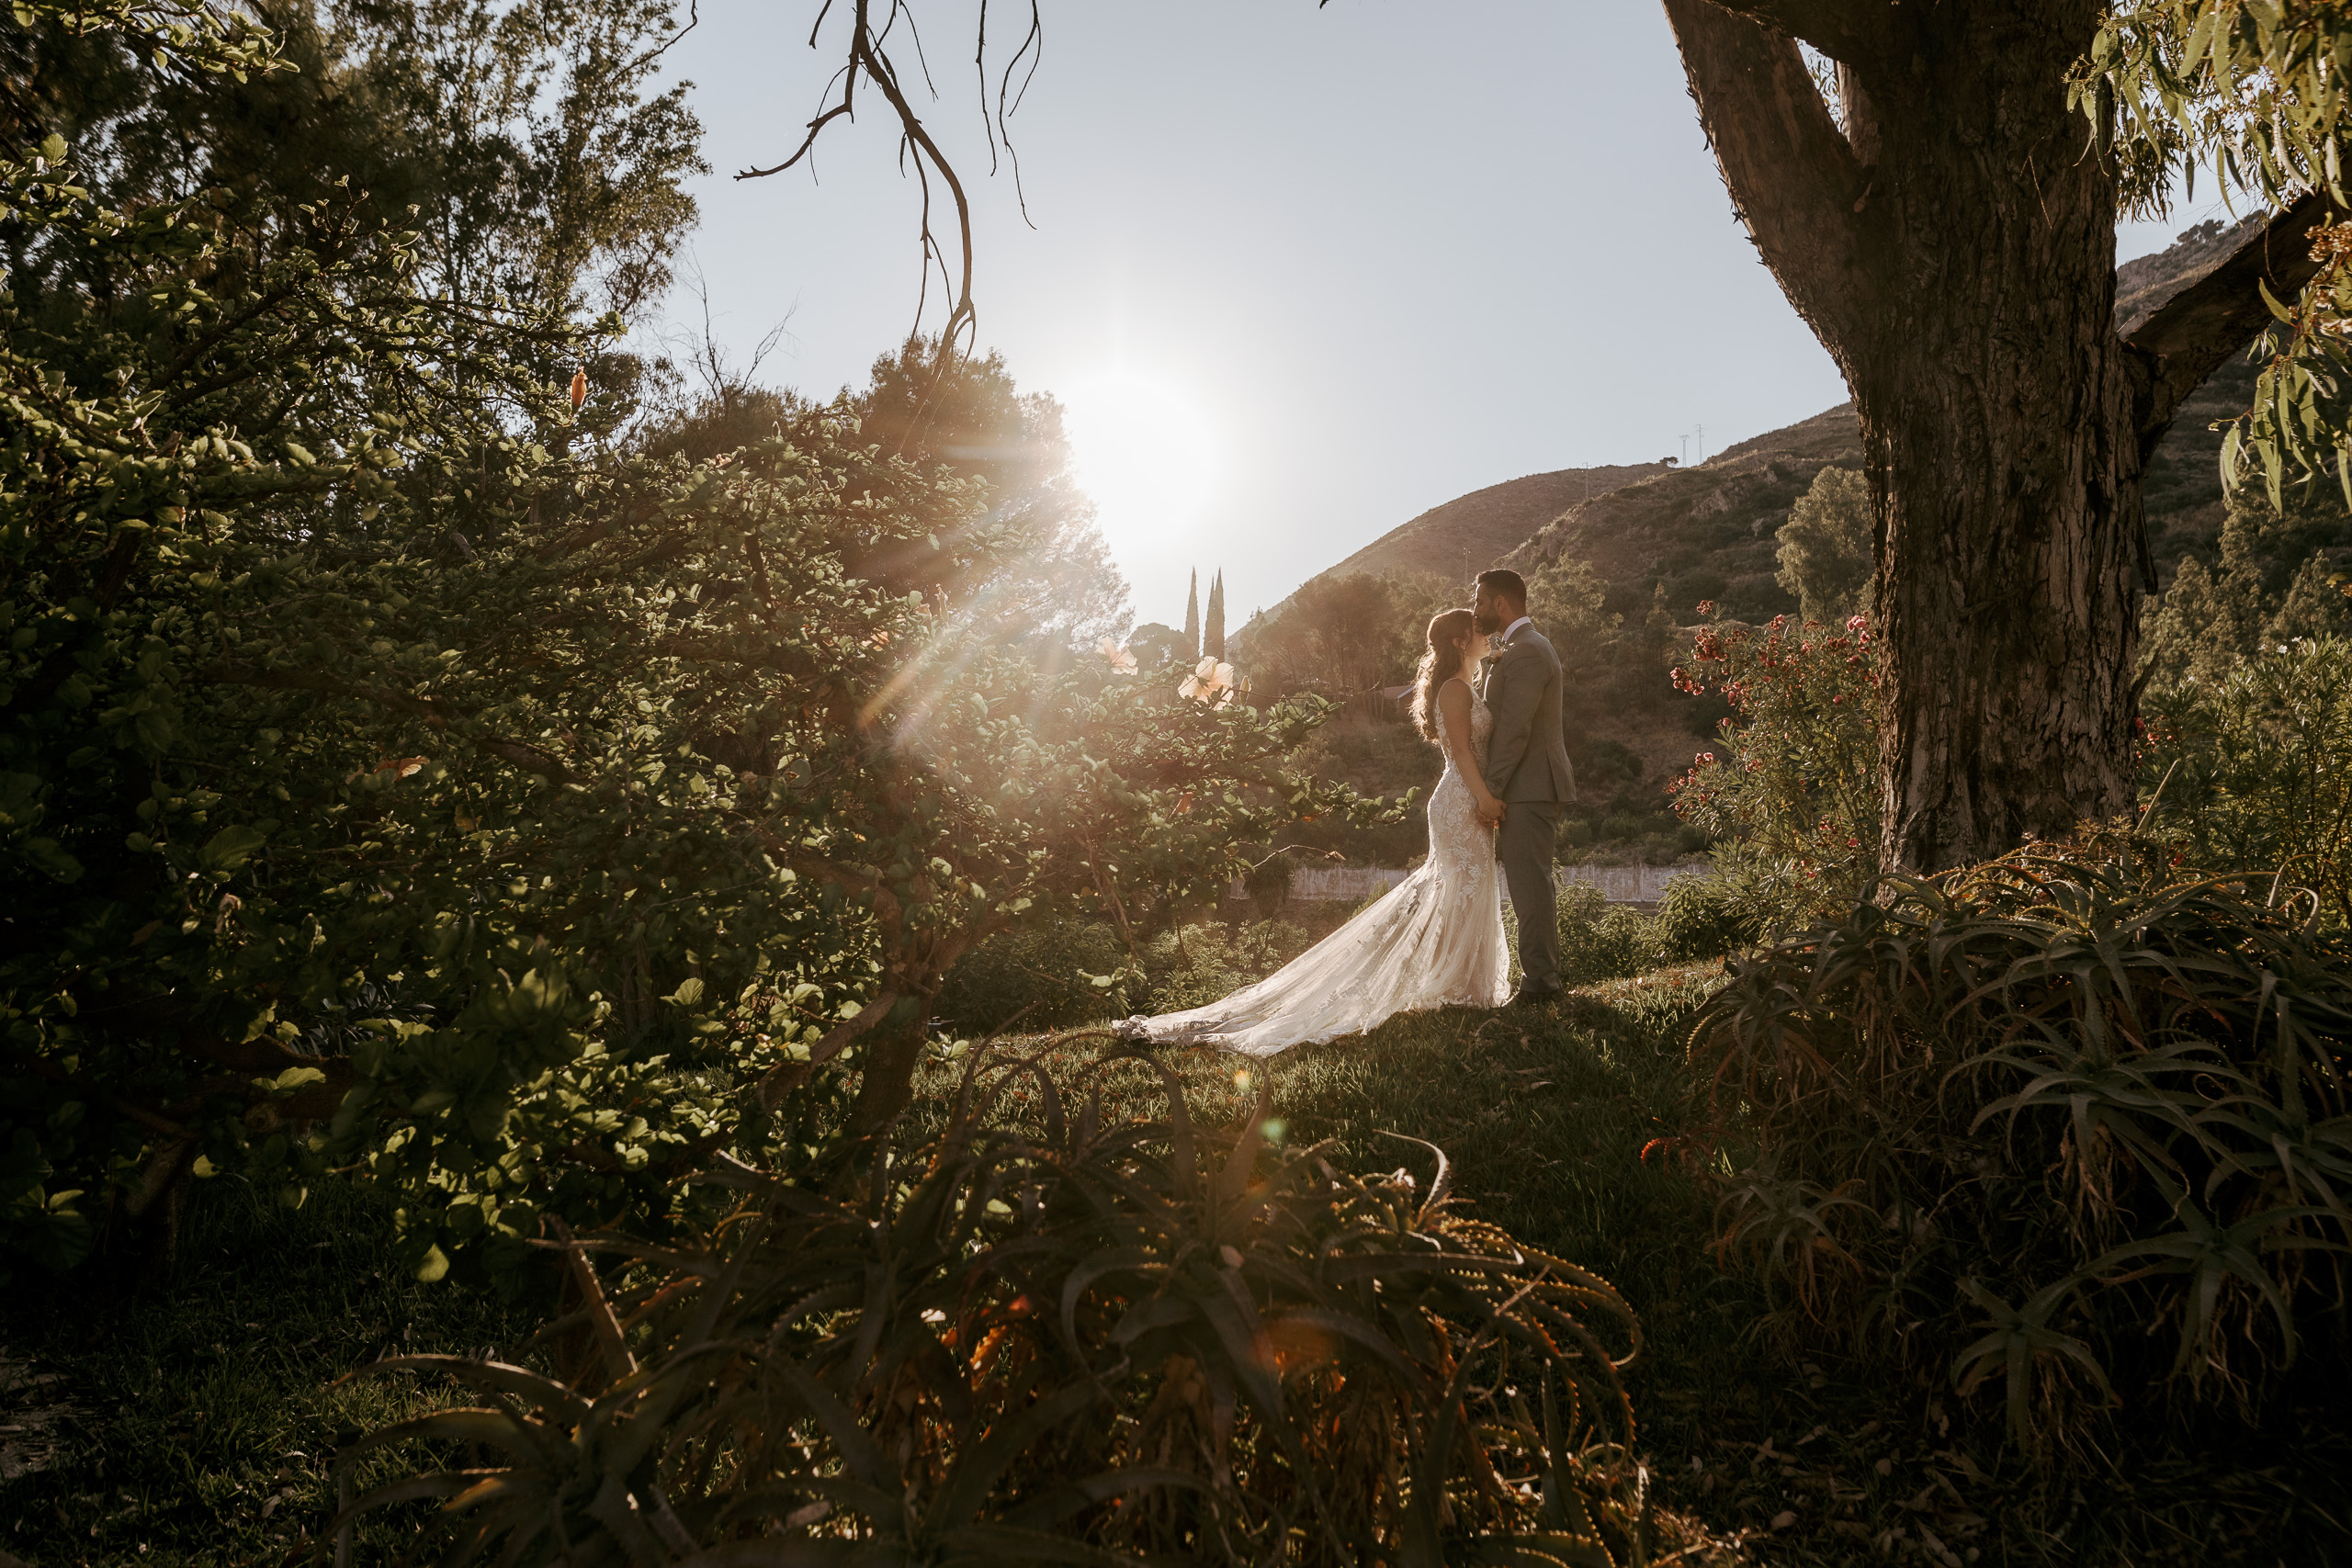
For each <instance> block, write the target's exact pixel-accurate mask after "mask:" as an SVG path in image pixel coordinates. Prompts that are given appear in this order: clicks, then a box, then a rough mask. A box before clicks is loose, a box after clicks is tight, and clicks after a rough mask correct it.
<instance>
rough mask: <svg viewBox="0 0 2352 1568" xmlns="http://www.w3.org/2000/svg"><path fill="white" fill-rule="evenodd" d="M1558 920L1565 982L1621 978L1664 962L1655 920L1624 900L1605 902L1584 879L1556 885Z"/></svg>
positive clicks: (1589, 981)
mask: <svg viewBox="0 0 2352 1568" xmlns="http://www.w3.org/2000/svg"><path fill="white" fill-rule="evenodd" d="M1559 921H1560V980H1561V983H1562V984H1564V985H1569V986H1589V985H1592V984H1594V983H1596V982H1598V981H1601V980H1622V979H1623V978H1624V977H1625V976H1629V975H1638V974H1640V973H1641V972H1642V971H1643V970H1645V969H1655V968H1657V966H1658V964H1660V963H1662V962H1664V960H1665V956H1666V955H1665V953H1663V952H1662V951H1661V950H1660V947H1659V943H1658V930H1657V925H1656V923H1655V922H1653V921H1652V920H1650V919H1648V918H1646V917H1645V916H1644V915H1642V914H1641V913H1640V912H1639V911H1637V910H1634V909H1633V908H1629V907H1627V906H1625V905H1623V904H1611V903H1610V902H1609V901H1608V900H1607V899H1606V898H1604V897H1601V895H1600V888H1598V887H1594V886H1591V885H1589V884H1588V883H1581V882H1572V883H1570V884H1569V885H1568V886H1566V887H1563V888H1561V889H1560V902H1559Z"/></svg>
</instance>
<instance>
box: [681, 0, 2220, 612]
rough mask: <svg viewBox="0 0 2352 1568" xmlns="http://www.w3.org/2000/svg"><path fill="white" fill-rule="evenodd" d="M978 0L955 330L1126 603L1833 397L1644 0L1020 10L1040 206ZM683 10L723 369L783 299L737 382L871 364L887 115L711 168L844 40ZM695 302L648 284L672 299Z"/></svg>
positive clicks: (1304, 560)
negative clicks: (1030, 393) (1013, 163)
mask: <svg viewBox="0 0 2352 1568" xmlns="http://www.w3.org/2000/svg"><path fill="white" fill-rule="evenodd" d="M836 8H837V9H839V10H846V8H847V7H846V6H838V7H836ZM975 9H976V6H975V5H974V4H973V3H972V0H935V3H933V4H931V5H928V6H923V8H922V10H921V11H920V12H919V13H918V15H919V17H920V19H921V20H922V23H923V26H924V35H923V36H924V42H925V44H926V46H927V48H928V51H929V59H930V64H931V67H932V73H933V80H934V82H935V83H936V84H937V86H938V88H939V93H940V98H939V101H938V102H937V103H936V104H935V105H933V106H932V107H931V108H930V109H929V111H928V115H927V118H929V120H930V122H931V123H932V125H933V127H934V130H935V133H937V134H940V135H942V136H943V138H944V140H946V141H948V142H949V144H950V148H951V152H953V153H954V154H956V157H957V161H958V166H959V168H960V169H961V171H962V172H963V173H964V174H965V175H966V176H967V180H969V181H970V182H971V184H972V186H973V194H974V197H975V200H976V205H977V208H978V276H977V281H976V286H975V293H976V296H977V299H978V309H979V341H980V343H981V344H983V345H984V346H987V347H993V348H997V349H1000V350H1001V351H1002V352H1003V354H1004V355H1005V357H1006V360H1007V363H1008V365H1009V367H1010V368H1011V370H1012V374H1013V375H1014V377H1015V378H1017V379H1018V380H1019V381H1020V382H1021V384H1022V385H1023V387H1024V388H1025V389H1043V390H1046V391H1051V392H1054V393H1056V394H1057V396H1061V397H1062V398H1063V399H1064V400H1065V401H1066V402H1068V403H1069V404H1070V405H1071V407H1072V410H1073V413H1074V414H1075V415H1076V416H1078V425H1079V429H1078V434H1079V435H1080V459H1081V461H1082V462H1083V461H1086V460H1087V459H1088V458H1089V457H1090V446H1091V456H1092V457H1093V458H1094V466H1095V467H1096V468H1098V469H1099V470H1100V473H1101V478H1102V485H1101V493H1100V495H1099V499H1100V500H1101V502H1102V503H1103V515H1102V525H1103V533H1104V536H1105V537H1106V538H1107V539H1108V541H1109V542H1110V545H1111V547H1112V550H1113V553H1114V555H1115V556H1116V557H1117V558H1118V560H1119V563H1120V566H1121V568H1122V569H1123V570H1124V571H1125V573H1126V576H1127V579H1128V581H1129V584H1130V587H1131V589H1132V590H1133V592H1134V597H1135V604H1136V612H1137V615H1138V616H1139V617H1140V618H1142V619H1147V620H1171V621H1179V622H1181V620H1182V615H1183V593H1184V584H1185V574H1186V571H1187V570H1188V569H1189V568H1190V567H1192V566H1195V565H1197V566H1199V567H1200V568H1201V569H1202V573H1203V577H1204V580H1205V578H1206V576H1207V574H1208V572H1209V571H1210V570H1214V569H1216V568H1217V567H1220V566H1221V567H1222V568H1223V569H1224V570H1225V574H1226V581H1227V604H1228V605H1229V607H1230V612H1231V622H1232V624H1234V625H1238V624H1239V623H1240V621H1241V620H1242V619H1244V618H1245V617H1246V616H1247V615H1249V614H1250V611H1251V610H1252V609H1253V608H1256V607H1258V606H1261V605H1266V604H1273V603H1274V602H1275V601H1277V600H1279V599H1281V598H1282V597H1283V595H1284V594H1286V593H1288V592H1290V591H1291V590H1292V589H1293V588H1295V587H1296V586H1297V584H1298V583H1299V582H1300V581H1302V580H1304V579H1305V578H1306V577H1308V576H1310V575H1312V574H1313V573H1315V572H1317V571H1319V570H1322V569H1323V568H1325V567H1327V566H1329V565H1330V564H1331V563H1332V562H1334V561H1336V560H1338V559H1340V558H1342V557H1343V556H1346V555H1347V554H1349V553H1350V552H1351V551H1352V550H1354V549H1356V548H1357V547H1360V546H1362V545H1363V544H1364V543H1366V542H1367V541H1369V540H1371V539H1373V538H1374V537H1377V536H1379V535H1381V534H1383V533H1385V532H1386V531H1387V530H1388V529H1390V528H1392V527H1394V526H1396V525H1397V524H1399V523H1402V522H1404V521H1405V520H1406V519H1408V518H1409V517H1411V516H1413V515H1414V514H1415V513H1419V512H1421V511H1423V510H1425V509H1427V508H1428V507H1430V506H1433V505H1435V504H1437V503H1438V502H1443V501H1446V500H1449V499H1451V498H1453V497H1454V496H1456V495H1460V494H1462V493H1463V492H1464V491H1470V490H1475V489H1477V488H1478V487H1480V486H1482V485H1488V484H1493V483H1496V482H1498V481H1499V480H1502V479H1512V478H1515V477H1517V476H1519V475H1521V474H1526V473H1534V472H1540V471H1543V470H1545V469H1551V468H1568V467H1575V466H1581V465H1585V464H1594V463H1623V462H1639V461H1645V460H1648V459H1652V458H1656V457H1661V456H1664V455H1667V454H1669V453H1672V454H1676V455H1679V454H1680V453H1681V452H1682V451H1683V450H1684V438H1685V437H1686V436H1688V437H1690V438H1691V446H1690V450H1691V456H1692V457H1697V456H1699V454H1700V452H1701V451H1702V449H1703V451H1705V452H1707V453H1713V452H1715V451H1718V450H1720V449H1721V448H1722V447H1724V446H1726V445H1728V444H1730V443H1732V442H1735V441H1738V440H1742V439H1745V438H1746V437H1748V436H1751V435H1754V434H1758V433H1759V432H1762V431H1765V430H1770V429H1772V428H1774V427H1775V426H1778V425H1781V424H1786V423H1790V422H1791V421H1793V420H1797V419H1802V418H1804V417H1805V416H1807V415H1810V414H1813V413H1816V412H1820V411H1821V410H1822V409H1824V408H1826V407H1828V406H1829V405H1831V404H1833V403H1836V402H1838V401H1839V400H1842V399H1843V398H1844V396H1845V389H1844V386H1843V385H1842V383H1841V382H1840V381H1839V379H1838V374H1837V371H1836V368H1835V367H1833V366H1832V365H1831V364H1830V362H1829V359H1828V357H1827V355H1825V354H1824V353H1823V352H1822V350H1821V348H1820V346H1819V345H1818V344H1815V342H1814V340H1813V337H1812V334H1811V333H1809V332H1808V331H1807V330H1806V329H1805V327H1804V323H1803V322H1802V321H1799V320H1798V319H1797V317H1796V315H1795V313H1794V312H1793V311H1792V310H1790V308H1789V306H1788V304H1787V302H1786V301H1785V300H1784V299H1782V298H1781V293H1780V290H1779V288H1777V287H1776V286H1775V285H1774V283H1773V281H1772V279H1771V277H1770V275H1769V274H1768V273H1767V272H1766V271H1765V270H1764V268H1763V266H1762V265H1760V264H1759V263H1758V261H1757V259H1756V255H1755V252H1754V251H1753V249H1752V248H1751V247H1750V246H1749V244H1748V243H1747V236H1746V235H1745V233H1744V232H1743V231H1741V229H1740V228H1739V226H1738V224H1737V222H1736V220H1735V219H1734V217H1733V214H1732V209H1731V203H1730V200H1729V198H1728V197H1726V196H1725V195H1724V189H1723V186H1722V184H1721V182H1720V181H1719V180H1718V178H1717V177H1716V174H1715V170H1714V166H1713V161H1712V159H1711V158H1710V156H1709V154H1708V152H1707V149H1706V143H1705V140H1704V138H1703V137H1702V135H1701V134H1700V130H1699V126H1698V122H1697V119H1696V117H1695V113H1694V111H1693V108H1692V107H1691V101H1690V99H1689V97H1688V96H1686V94H1685V91H1684V87H1683V82H1682V76H1681V71H1680V67H1679V63H1678V62H1677V60H1676V58H1675V53H1674V48H1673V43H1672V40H1671V39H1670V37H1669V36H1668V31H1667V28H1666V23H1665V20H1664V17H1663V16H1662V14H1661V11H1660V9H1659V7H1658V6H1656V5H1655V4H1650V3H1647V0H1566V3H1563V0H1552V3H1549V4H1543V3H1537V0H1444V3H1443V4H1438V3H1435V0H1422V3H1418V4H1408V3H1406V0H1334V3H1333V4H1332V5H1331V6H1329V8H1327V9H1324V10H1321V11H1318V10H1317V9H1316V7H1315V6H1314V5H1313V4H1312V0H1188V3H1186V4H1183V5H1175V4H1170V3H1168V0H1045V5H1044V11H1045V17H1046V42H1045V56H1044V60H1043V63H1042V65H1041V67H1040V68H1039V70H1038V72H1037V73H1036V77H1035V83H1034V85H1032V86H1031V88H1030V91H1029V94H1028V97H1027V101H1026V103H1025V104H1024V105H1023V107H1022V108H1021V110H1020V112H1019V114H1018V115H1017V117H1016V118H1014V120H1013V122H1012V130H1013V134H1014V137H1015V139H1016V141H1017V143H1018V145H1019V147H1020V150H1021V154H1022V175H1023V184H1024V187H1025V189H1026V192H1027V197H1028V211H1029V216H1030V218H1031V220H1034V222H1035V228H1034V229H1031V228H1029V227H1027V226H1024V225H1023V222H1022V220H1021V217H1020V213H1019V210H1018V209H1017V207H1016V203H1015V197H1014V190H1013V185H1012V179H1011V178H1010V177H1009V175H1005V174H1000V175H999V176H998V177H996V178H994V179H989V178H987V177H985V171H986V165H987V154H986V151H985V149H984V146H983V144H982V142H981V141H980V136H979V110H978V105H977V102H976V93H975V86H974V81H973V73H972V64H971V39H972V26H971V24H972V17H973V13H974V11H975ZM1012 9H1013V6H1011V5H1008V4H1007V3H1006V0H997V4H996V6H995V7H994V8H993V10H992V13H991V20H992V22H993V24H994V26H995V27H996V28H999V29H1000V30H1001V29H1004V28H1008V27H1009V26H1010V25H1011V19H1012V18H1011V12H1012ZM702 11H703V17H702V22H701V25H700V27H699V28H697V29H696V30H695V32H694V33H692V34H691V35H689V36H688V37H687V38H686V39H684V40H683V41H682V42H681V43H680V44H679V45H678V46H677V47H676V49H674V50H673V51H672V54H671V60H672V62H673V63H674V65H675V67H676V69H677V71H678V73H680V74H683V75H684V76H687V77H690V78H692V79H693V80H694V81H695V84H696V88H697V90H696V92H695V97H694V102H695V109H696V111H697V112H698V113H699V114H700V115H701V116H702V118H703V121H704V124H705V125H706V127H707V139H706V141H705V151H706V152H707V156H708V157H709V159H710V162H711V164H713V166H714V168H715V169H716V170H717V171H718V173H717V174H716V175H714V176H713V177H712V178H711V179H709V180H707V181H705V182H702V184H701V185H700V186H699V187H698V189H697V191H696V194H697V196H698V197H699V198H700V200H701V203H702V211H703V219H702V226H701V229H700V231H699V232H698V233H697V234H696V235H695V239H694V241H693V251H694V254H695V258H696V259H697V260H698V262H699V265H700V267H701V270H702V273H703V275H704V276H705V278H706V279H707V289H708V294H709V300H710V308H711V311H712V314H713V317H714V320H715V326H716V331H717V335H718V338H719V340H720V341H721V342H722V344H727V345H729V347H730V348H731V350H732V351H733V352H734V354H735V355H736V356H737V357H738V359H739V360H741V359H742V358H744V357H746V356H748V355H749V352H750V350H751V347H752V344H754V343H756V342H757V340H758V339H759V338H760V337H761V336H762V335H763V333H765V332H766V331H767V330H768V329H769V328H770V327H771V326H773V325H775V323H777V322H778V321H784V322H786V331H787V336H786V338H785V339H784V341H783V343H782V345H781V346H780V347H779V349H778V350H777V351H776V353H775V355H773V356H772V357H771V358H770V359H769V360H768V361H767V363H766V364H765V365H764V366H763V367H762V369H761V378H763V379H765V380H770V381H774V382H777V383H780V384H784V385H789V386H793V387H797V388H798V389H800V390H802V391H804V392H807V393H811V394H816V395H824V394H827V393H830V392H831V390H833V389H836V388H838V387H840V386H841V385H842V384H843V383H845V382H850V383H855V382H862V381H863V380H864V378H865V369H866V367H867V366H868V365H869V364H870V363H871V362H872V360H873V358H874V356H875V355H876V354H877V353H878V352H880V351H882V350H884V349H885V348H887V347H888V346H889V345H890V344H893V343H894V342H896V341H897V340H898V338H899V337H900V336H901V335H902V334H903V333H905V331H906V329H907V327H908V325H909V324H910V321H911V319H912V315H913V310H914V304H915V297H916V283H917V276H916V269H917V259H916V257H917V252H916V249H915V245H914V232H915V223H916V217H917V210H918V208H917V202H918V196H917V191H916V187H915V186H914V185H913V183H912V182H911V180H904V179H902V178H901V177H900V176H899V172H898V170H897V167H896V163H895V137H894V135H893V130H894V128H893V126H892V124H891V122H890V120H889V118H888V112H887V108H886V107H884V106H881V105H879V104H878V103H876V104H874V105H872V106H871V107H868V108H867V109H865V111H863V112H862V113H861V115H860V117H859V120H858V122H857V123H855V124H854V125H853V124H847V123H837V124H836V125H835V126H834V127H832V128H831V130H828V132H827V133H826V140H825V141H824V142H823V143H822V144H821V145H820V150H819V152H818V160H817V174H818V175H819V176H820V178H819V180H818V181H817V182H815V183H812V181H811V180H810V178H809V176H808V175H806V174H802V173H799V172H797V171H796V172H795V173H794V174H792V175H779V176H776V177H775V178H771V179H766V180H753V181H745V182H742V183H736V182H734V181H732V180H729V178H727V175H730V174H732V173H733V172H734V171H735V170H737V169H739V168H742V167H745V166H747V165H751V164H771V163H775V162H777V161H779V160H780V159H781V158H782V156H783V155H784V154H785V153H786V152H788V151H789V149H790V148H791V147H792V146H793V145H794V143H795V142H796V141H797V132H798V130H799V128H800V126H801V125H802V124H803V123H804V122H805V121H806V120H807V119H808V118H809V115H810V114H811V113H812V112H813V111H814V109H815V108H816V107H817V105H818V103H819V99H820V91H821V89H822V85H823V79H824V77H825V76H826V75H827V74H829V73H830V72H831V68H832V65H833V62H834V61H835V60H836V59H837V58H838V56H837V55H836V54H835V53H834V52H832V49H831V39H830V38H829V39H828V40H827V47H826V48H825V50H824V51H821V52H819V53H813V54H812V52H811V51H809V49H807V48H806V47H804V45H805V41H806V39H807V36H808V34H807V29H808V27H809V20H810V18H811V17H813V15H814V12H815V7H814V6H813V5H811V4H809V3H807V0H801V3H797V4H777V3H775V0H769V3H768V4H765V5H754V4H752V3H750V0H703V6H702ZM1007 41H1008V42H1009V41H1010V40H1009V39H1008V40H1007ZM901 64H902V67H903V68H906V69H909V70H911V67H912V64H913V60H912V55H911V51H906V52H903V53H902V54H901ZM876 111H880V112H876ZM2200 205H2201V204H2200ZM2194 216H2198V215H2193V214H2192V215H2184V216H2182V217H2180V218H2178V219H2177V220H2172V221H2169V222H2166V223H2164V224H2159V225H2151V226H2145V227H2143V228H2135V229H2133V230H2131V231H2127V233H2126V234H2125V235H2124V236H2123V241H2124V254H2140V253H2142V252H2144V251H2147V250H2152V249H2155V248H2159V247H2160V246H2161V245H2162V244H2163V243H2166V242H2167V241H2168V240H2169V238H2170V235H2171V233H2172V232H2173V231H2175V230H2177V229H2179V228H2182V227H2185V226H2186V225H2187V223H2188V221H2190V220H2192V219H2193V217H2194ZM934 293H935V285H934ZM699 310H700V307H699V306H698V305H697V304H696V303H695V301H694V300H693V299H691V298H690V297H687V296H685V295H684V294H683V293H682V294H681V295H678V296H673V300H672V303H671V314H672V317H673V321H674V322H675V323H677V324H679V325H682V326H684V325H695V326H696V327H697V328H698V324H699ZM1702 428H1703V437H1702V436H1701V435H1700V434H1699V433H1700V431H1701V430H1702ZM1473 564H1481V563H1473Z"/></svg>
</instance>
